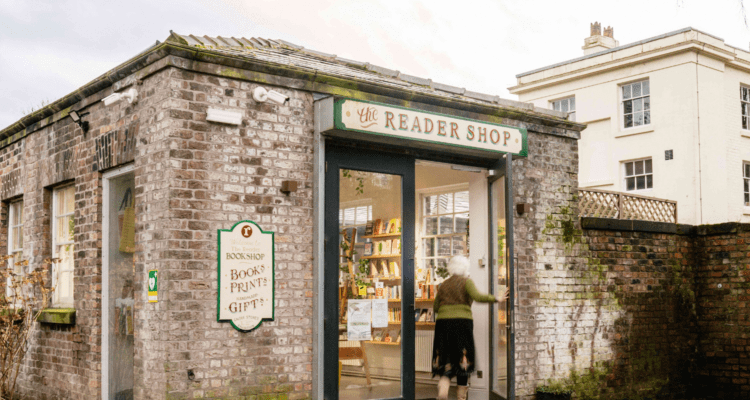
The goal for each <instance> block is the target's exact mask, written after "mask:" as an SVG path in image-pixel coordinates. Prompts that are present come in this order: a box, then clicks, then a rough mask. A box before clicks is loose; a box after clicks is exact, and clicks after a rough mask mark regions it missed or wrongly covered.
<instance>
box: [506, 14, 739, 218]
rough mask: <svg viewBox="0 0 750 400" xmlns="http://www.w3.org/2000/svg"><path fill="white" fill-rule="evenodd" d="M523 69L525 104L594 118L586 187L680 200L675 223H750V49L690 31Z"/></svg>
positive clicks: (610, 41)
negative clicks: (532, 68) (537, 67)
mask: <svg viewBox="0 0 750 400" xmlns="http://www.w3.org/2000/svg"><path fill="white" fill-rule="evenodd" d="M591 31H592V32H591V37H589V38H587V39H585V42H584V46H583V49H584V56H583V57H580V58H575V59H572V60H568V61H564V62H561V63H559V64H555V65H550V66H547V67H543V68H539V69H536V70H533V71H529V72H524V73H521V74H518V75H517V76H516V78H517V85H516V86H513V87H511V88H509V89H510V92H511V93H512V94H516V95H518V97H519V100H520V101H523V102H529V103H533V104H534V105H535V106H538V107H549V108H555V109H558V110H561V111H568V112H570V115H569V118H571V119H575V120H576V121H577V122H581V123H585V124H588V127H587V128H586V130H584V131H583V134H582V138H581V141H580V142H579V144H580V149H579V151H580V154H579V186H580V187H581V188H593V189H600V190H609V191H617V192H627V193H632V194H638V195H644V196H650V197H656V198H661V199H668V200H675V201H677V202H678V219H679V220H678V222H680V223H687V224H714V223H722V222H734V221H740V222H750V188H749V187H748V182H749V181H750V52H749V51H747V50H744V49H739V48H736V47H733V46H730V45H728V44H726V43H724V40H722V39H720V38H718V37H716V36H712V35H709V34H707V33H704V32H701V31H698V30H696V29H693V28H685V29H681V30H678V31H674V32H669V33H666V34H663V35H660V36H656V37H652V38H649V39H645V40H642V41H639V42H636V43H631V44H626V45H622V46H620V45H619V43H618V42H617V41H616V40H614V38H613V31H612V29H611V28H607V29H605V32H604V35H601V29H600V26H599V24H598V23H595V24H592V26H591Z"/></svg>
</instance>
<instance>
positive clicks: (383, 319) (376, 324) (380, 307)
mask: <svg viewBox="0 0 750 400" xmlns="http://www.w3.org/2000/svg"><path fill="white" fill-rule="evenodd" d="M372 327H373V328H387V327H388V300H387V299H382V300H380V299H378V300H373V301H372Z"/></svg>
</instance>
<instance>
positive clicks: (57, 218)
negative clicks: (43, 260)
mask: <svg viewBox="0 0 750 400" xmlns="http://www.w3.org/2000/svg"><path fill="white" fill-rule="evenodd" d="M74 213H75V187H74V186H72V185H71V186H65V187H60V188H56V189H55V190H54V192H53V198H52V258H53V261H54V262H53V264H52V281H53V285H54V288H55V290H54V292H53V293H52V306H53V307H73V266H74V258H73V256H74V251H75V244H74V241H73V231H74V228H75V222H74Z"/></svg>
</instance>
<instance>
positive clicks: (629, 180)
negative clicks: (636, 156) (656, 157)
mask: <svg viewBox="0 0 750 400" xmlns="http://www.w3.org/2000/svg"><path fill="white" fill-rule="evenodd" d="M622 164H623V167H624V169H625V190H627V191H629V192H630V191H635V190H646V189H652V188H653V187H654V174H653V170H652V169H651V159H650V158H646V159H643V160H635V161H628V162H624V163H622Z"/></svg>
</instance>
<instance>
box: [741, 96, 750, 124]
mask: <svg viewBox="0 0 750 400" xmlns="http://www.w3.org/2000/svg"><path fill="white" fill-rule="evenodd" d="M740 107H742V129H750V89H748V88H746V87H744V86H741V87H740Z"/></svg>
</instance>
